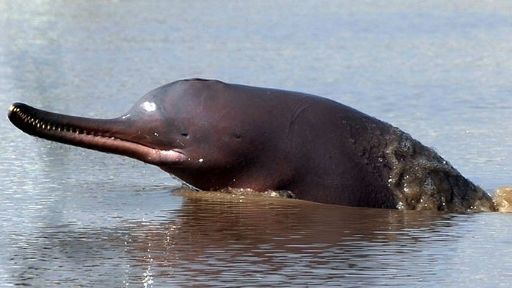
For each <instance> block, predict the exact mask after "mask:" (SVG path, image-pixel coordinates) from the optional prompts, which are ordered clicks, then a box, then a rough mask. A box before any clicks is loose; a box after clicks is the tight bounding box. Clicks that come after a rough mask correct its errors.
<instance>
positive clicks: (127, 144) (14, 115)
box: [8, 103, 188, 166]
mask: <svg viewBox="0 0 512 288" xmlns="http://www.w3.org/2000/svg"><path fill="white" fill-rule="evenodd" d="M8 117H9V120H10V121H11V122H12V123H13V124H14V125H15V126H16V127H18V128H19V129H21V130H22V131H24V132H25V133H27V134H30V135H33V136H36V137H41V138H44V139H48V140H53V141H57V142H61V143H66V144H71V145H75V146H79V147H83V148H88V149H93V150H98V151H102V152H107V153H114V154H119V155H124V156H128V157H131V158H135V159H138V160H141V161H143V162H146V163H149V164H154V165H158V166H161V165H179V164H180V163H183V162H185V161H186V160H187V159H188V158H187V157H186V156H185V154H184V153H183V152H182V151H181V150H178V149H167V150H163V149H158V148H154V147H150V146H146V145H144V144H141V143H136V142H133V141H130V140H128V139H123V138H124V137H119V136H118V135H119V134H120V133H119V130H121V129H122V127H121V126H120V125H119V121H118V120H116V119H109V120H101V119H89V118H81V117H74V116H67V115H62V114H57V113H51V112H47V111H43V110H39V109H35V108H33V107H30V106H28V105H26V104H22V103H14V104H13V105H11V107H10V108H9V115H8ZM121 134H122V133H121Z"/></svg>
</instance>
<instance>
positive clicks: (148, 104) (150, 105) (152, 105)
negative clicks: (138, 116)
mask: <svg viewBox="0 0 512 288" xmlns="http://www.w3.org/2000/svg"><path fill="white" fill-rule="evenodd" d="M140 107H141V108H142V109H144V110H146V111H148V112H153V111H155V110H156V104H155V103H154V102H148V101H146V102H144V103H142V104H140Z"/></svg>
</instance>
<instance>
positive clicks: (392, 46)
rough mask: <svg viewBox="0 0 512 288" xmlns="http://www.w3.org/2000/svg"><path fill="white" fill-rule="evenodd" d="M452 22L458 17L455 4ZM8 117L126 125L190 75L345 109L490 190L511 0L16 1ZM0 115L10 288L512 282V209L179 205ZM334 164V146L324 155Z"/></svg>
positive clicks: (0, 51)
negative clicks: (129, 115) (15, 105)
mask: <svg viewBox="0 0 512 288" xmlns="http://www.w3.org/2000/svg"><path fill="white" fill-rule="evenodd" d="M441 11H442V12H441ZM0 31H1V32H0V109H4V111H5V112H4V113H6V112H7V109H8V107H9V105H10V104H11V103H12V102H15V101H22V102H27V103H29V104H33V105H35V106H37V107H41V108H44V109H48V110H51V111H56V112H63V113H66V114H74V115H82V116H87V117H115V116H118V115H120V114H122V113H124V112H126V110H127V109H128V108H129V107H130V106H131V105H132V104H133V103H134V102H135V101H136V100H138V99H139V98H140V97H141V96H142V95H143V94H144V93H146V92H147V91H149V90H151V89H153V88H155V87H158V86H160V85H162V84H164V83H167V82H170V81H174V80H177V79H181V78H187V77H205V78H218V79H221V80H224V81H227V82H233V83H244V84H249V85H254V86H264V87H277V88H284V89H291V90H298V91H304V92H308V93H313V94H318V95H323V96H327V97H330V98H332V99H335V100H337V101H339V102H342V103H344V104H348V105H349V106H352V107H355V108H357V109H360V110H362V111H363V112H366V113H369V114H370V115H373V116H376V117H377V118H380V119H383V120H386V121H388V122H391V123H392V124H394V125H396V126H398V127H400V128H402V129H404V130H405V131H407V132H409V133H411V135H413V136H414V137H415V138H417V139H419V140H421V142H423V143H424V144H426V145H427V146H434V148H435V149H436V150H437V151H438V152H439V153H440V154H441V155H442V156H443V157H444V158H445V159H447V160H449V161H450V162H451V163H452V164H453V165H454V166H455V167H456V168H457V169H458V170H459V171H461V172H462V174H463V175H465V176H467V177H468V178H470V179H471V180H473V181H474V182H475V183H477V184H479V185H481V186H482V187H483V188H485V189H486V190H494V189H495V188H496V187H498V186H506V185H508V186H510V185H511V184H512V183H510V181H511V178H510V175H512V166H511V165H510V163H512V150H511V149H512V148H511V147H512V146H511V145H509V143H512V125H510V123H511V120H510V119H511V118H510V115H511V113H510V111H511V110H512V97H510V91H512V71H511V67H512V57H510V55H511V54H512V53H511V51H512V42H511V41H510V35H512V6H511V4H510V3H509V2H507V1H472V0H467V1H464V2H463V3H461V2H457V1H456V2H453V1H452V2H450V1H441V0H439V1H437V0H435V1H428V2H420V1H401V0H398V1H381V2H375V1H323V0H311V1H310V0H304V1H300V2H299V1H288V0H283V1H252V2H249V1H221V0H219V1H167V0H154V1H146V2H144V1H61V2H56V1H47V0H39V1H0ZM3 115H4V116H3V119H0V135H1V136H2V137H1V139H0V219H1V221H0V251H1V252H0V286H2V287H3V286H12V285H14V284H27V285H30V284H31V285H33V286H41V287H54V286H61V287H73V286H76V287H80V286H81V287H120V286H129V287H133V286H135V287H141V286H148V287H150V286H153V287H168V286H172V285H174V284H176V285H179V284H183V286H185V285H196V286H204V285H206V284H208V285H217V286H252V285H254V286H256V285H260V286H268V285H272V286H288V285H291V284H296V285H299V286H306V285H308V284H321V285H329V284H330V285H332V286H334V285H338V286H344V287H354V286H370V285H372V286H386V285H387V286H405V287H410V286H422V287H425V286H426V287H430V286H433V287H439V286H440V287H445V286H446V287H457V286H458V287H475V286H477V287H496V286H502V287H508V286H510V285H509V283H510V282H511V281H512V272H511V271H512V261H511V259H510V257H511V256H510V255H512V242H511V241H512V240H511V239H512V237H511V235H512V228H511V227H512V226H511V225H510V223H511V222H512V219H511V214H500V213H481V214H457V215H454V214H436V213H430V212H421V213H419V212H398V211H388V210H375V209H374V210H372V209H361V208H345V207H336V206H328V205H320V204H314V203H307V202H301V201H297V200H285V199H275V198H258V197H256V198H251V197H248V196H247V197H244V198H240V197H238V196H237V197H231V196H226V195H219V194H216V195H212V194H192V193H174V192H171V191H170V188H168V187H176V186H177V185H179V184H178V182H177V181H175V180H173V179H172V178H170V177H169V176H168V175H166V174H165V173H163V172H162V171H160V170H159V169H157V168H155V167H148V166H147V165H143V164H141V163H138V162H136V161H133V160H128V159H124V158H121V157H115V156H110V155H104V154H101V153H95V152H91V151H85V150H82V149H78V148H71V147H66V146H64V145H60V144H56V143H49V142H47V141H41V140H37V139H34V138H31V137H29V136H27V135H24V134H22V133H21V132H20V131H18V130H17V129H15V128H14V127H12V125H10V123H9V122H8V121H7V119H6V118H5V114H3ZM319 152H321V149H319Z"/></svg>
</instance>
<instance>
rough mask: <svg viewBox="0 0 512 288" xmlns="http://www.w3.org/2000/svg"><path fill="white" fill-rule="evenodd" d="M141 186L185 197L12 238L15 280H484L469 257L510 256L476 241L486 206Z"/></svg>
mask: <svg viewBox="0 0 512 288" xmlns="http://www.w3.org/2000/svg"><path fill="white" fill-rule="evenodd" d="M147 193H148V194H149V195H146V197H155V196H156V195H161V196H163V195H164V194H165V195H167V197H169V198H174V197H178V198H181V197H183V199H182V200H183V203H182V206H181V207H179V208H176V209H171V210H161V211H159V212H160V216H159V217H156V218H153V219H142V220H133V219H131V220H128V219H126V220H123V221H120V222H118V223H117V224H116V225H114V226H108V227H101V225H100V226H98V225H93V226H91V227H87V226H81V225H79V224H64V225H56V226H51V225H42V226H40V227H39V231H37V232H34V233H32V234H31V237H29V238H27V237H26V236H22V235H19V236H20V238H19V239H17V236H18V235H16V234H13V235H11V236H10V238H11V239H10V240H11V241H12V242H13V243H17V245H15V247H16V249H15V253H13V254H12V255H11V257H12V258H11V260H12V262H11V264H12V266H11V267H10V268H9V272H10V274H11V275H12V276H14V279H16V280H15V281H14V282H15V283H18V284H34V283H38V284H41V285H43V286H46V285H50V284H66V285H70V286H72V285H83V286H87V287H88V286H104V287H107V286H110V287H114V286H119V285H120V283H121V282H122V283H125V284H129V283H131V284H138V285H142V284H144V283H145V284H146V285H150V284H154V285H155V287H165V286H168V285H171V284H172V285H177V284H181V285H186V284H194V285H198V286H202V285H216V286H224V285H230V284H234V283H236V285H240V286H250V285H262V286H267V285H273V286H281V285H292V284H293V285H304V284H308V285H315V284H316V285H362V286H368V285H372V286H373V285H390V286H397V285H404V286H408V285H413V284H418V283H422V284H424V285H425V286H431V285H436V286H437V285H441V286H445V285H447V286H449V285H450V284H453V282H452V281H455V280H457V279H459V280H457V281H460V279H461V278H464V277H467V280H468V283H471V282H470V281H469V279H478V278H480V277H484V278H487V277H491V276H492V275H490V274H489V273H488V271H478V269H475V268H478V267H471V265H475V264H470V265H469V266H468V263H467V262H466V261H477V260H478V258H480V257H483V256H489V257H496V256H497V255H507V254H502V253H506V252H512V251H510V248H507V249H508V251H493V247H489V245H486V244H485V243H484V241H488V240H489V239H484V237H486V236H482V235H485V234H486V232H485V226H486V225H488V224H489V222H491V223H492V220H493V219H494V218H493V217H492V216H490V215H491V214H468V215H453V214H440V213H427V212H415V211H406V212H402V211H395V210H384V209H362V208H349V207H341V206H334V205H332V206H331V205H323V204H315V203H309V202H303V201H300V200H290V199H279V198H267V197H252V196H240V195H232V196H226V195H221V194H216V193H202V192H186V193H183V192H180V193H178V194H176V192H171V194H170V195H169V192H168V191H165V190H164V191H162V190H160V191H153V192H147ZM495 215H499V216H494V217H500V216H502V215H503V214H495ZM489 220H491V221H489ZM507 229H509V228H507ZM509 230H510V229H509ZM509 232H511V231H509ZM18 241H19V242H18ZM507 241H510V239H508V240H507ZM461 247H464V249H465V251H459V249H460V248H461ZM503 260H504V259H503ZM496 263H497V264H498V263H499V266H497V267H496V269H497V270H499V271H497V272H496V273H501V272H504V271H510V268H512V266H510V265H511V264H510V262H509V261H508V262H502V261H501V260H496ZM459 265H462V266H459ZM447 267H449V270H450V271H445V269H446V268H447ZM455 271H457V272H456V273H459V274H454V272H455ZM505 273H509V272H505ZM509 275H510V274H509ZM463 283H464V281H462V282H460V283H459V284H463Z"/></svg>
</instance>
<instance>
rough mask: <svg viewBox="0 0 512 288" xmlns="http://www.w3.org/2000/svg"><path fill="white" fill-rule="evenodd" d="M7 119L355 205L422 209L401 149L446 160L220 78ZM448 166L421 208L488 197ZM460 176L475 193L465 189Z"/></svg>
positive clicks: (331, 111) (218, 180) (211, 181)
mask: <svg viewBox="0 0 512 288" xmlns="http://www.w3.org/2000/svg"><path fill="white" fill-rule="evenodd" d="M9 119H10V120H11V122H12V123H13V124H14V125H15V126H17V127H18V128H20V129H21V130H23V131H24V132H26V133H28V134H31V135H33V136H37V137H42V138H45V139H49V140H53V141H57V142H61V143H66V144H71V145H75V146H79V147H84V148H89V149H93V150H98V151H103V152H108V153H114V154H119V155H124V156H128V157H131V158H135V159H138V160H141V161H144V162H146V163H149V164H153V165H157V166H158V167H160V168H161V169H163V170H164V171H166V172H168V173H170V174H173V175H175V176H177V177H178V178H180V179H182V180H183V181H184V182H186V183H188V184H190V185H192V186H194V187H197V188H199V189H201V190H219V189H224V188H228V187H229V188H250V189H253V190H256V191H266V190H286V191H291V192H292V193H293V194H294V195H295V196H296V197H297V198H299V199H304V200H310V201H315V202H322V203H331V204H340V205H348V206H364V207H379V208H404V209H418V208H417V207H416V206H418V205H419V202H422V201H423V199H424V198H425V197H427V196H425V195H426V194H425V193H423V194H422V195H423V196H421V195H420V196H421V197H423V198H421V197H420V196H414V197H416V198H418V197H420V198H421V199H420V198H418V199H416V198H414V197H413V198H414V199H413V200H410V199H409V198H410V197H409V198H407V197H408V196H407V197H406V198H407V199H406V198H404V197H405V196H403V195H406V194H404V193H403V191H400V189H401V190H404V191H407V189H406V188H407V187H406V186H407V185H406V184H409V183H408V182H406V180H403V179H409V178H408V177H404V175H405V176H407V175H406V174H407V172H403V171H402V170H404V167H408V166H407V165H404V164H402V162H403V159H402V158H411V159H415V157H416V158H417V155H420V154H421V155H423V154H428V157H430V158H432V159H434V158H435V161H440V162H443V161H444V160H443V159H442V158H440V157H439V156H438V155H437V154H435V153H434V152H432V151H431V150H430V149H428V148H425V147H424V146H422V145H421V144H419V142H417V141H415V140H413V139H412V140H410V139H409V138H407V137H409V136H408V135H407V134H405V133H403V132H401V131H400V130H398V129H397V128H395V127H393V126H391V125H389V124H387V123H385V122H382V121H380V120H377V119H375V118H373V117H370V116H368V115H366V114H364V113H362V112H359V111H357V110H355V109H353V108H350V107H348V106H345V105H343V104H340V103H337V102H335V101H332V100H329V99H326V98H322V97H318V96H314V95H309V94H303V93H298V92H290V91H283V90H276V89H268V88H257V87H249V86H243V85H233V84H227V83H223V82H220V81H215V80H202V79H191V80H182V81H176V82H173V83H170V84H167V85H164V86H162V87H159V88H157V89H155V90H153V91H151V92H149V93H148V94H146V95H145V96H144V97H143V98H142V99H141V100H139V101H138V102H137V103H136V104H135V105H134V106H133V108H132V109H131V110H130V111H128V112H127V113H126V114H124V115H122V116H121V117H118V118H114V119H89V118H82V117H74V116H67V115H62V114H56V113H51V112H46V111H42V110H38V109H35V108H33V107H30V106H28V105H25V104H21V103H15V104H13V105H12V106H11V109H10V111H9ZM403 135H405V136H403ZM406 136H407V137H406ZM404 137H405V138H407V141H409V142H406V144H407V143H409V144H408V145H412V144H413V152H411V153H410V155H409V154H407V153H409V152H410V151H409V150H404V149H403V148H402V147H401V145H402V144H401V143H402V142H404V141H402V140H403V139H402V138H404ZM400 141H402V142H400ZM411 141H412V142H411ZM410 143H412V144H410ZM395 146H397V147H399V148H395ZM402 146H403V145H402ZM406 146H407V145H406ZM393 149H395V150H396V151H398V152H400V153H398V152H395V150H393ZM397 149H398V150H397ZM422 149H426V150H425V151H426V152H424V151H423V150H422ZM390 151H391V152H390ZM403 151H406V152H403ZM408 151H409V152H408ZM432 153H433V154H432ZM395 154H396V155H395ZM398 154H400V155H398ZM402 154H403V155H402ZM431 154H432V155H431ZM404 155H405V156H404ZM436 157H438V158H439V159H438V158H436ZM401 161H402V162H401ZM414 161H416V160H414ZM444 162H445V161H444ZM408 165H409V166H410V165H411V164H408ZM397 167H400V169H398V168H397ZM446 167H448V168H449V169H448V168H446ZM446 167H445V168H443V169H445V170H450V171H449V172H446V173H445V174H449V175H455V176H456V177H455V176H454V177H455V178H453V177H452V178H453V179H456V180H453V181H452V180H450V179H448V178H446V177H445V175H444V174H443V175H441V176H439V175H438V170H443V169H439V168H432V171H430V170H428V171H426V172H425V173H426V174H428V175H427V176H426V177H427V178H428V179H427V180H429V181H430V180H431V181H433V183H434V184H435V187H436V189H437V190H439V191H437V190H436V191H435V192H434V194H439V195H441V196H439V197H437V198H439V199H440V200H436V201H437V202H436V203H434V204H433V205H430V206H432V207H430V206H428V207H427V206H425V205H423V206H421V207H423V208H425V209H439V210H450V209H451V208H450V207H449V204H450V203H451V202H453V201H458V202H457V203H456V204H457V205H459V204H460V203H459V202H461V205H462V206H463V207H462V208H463V209H467V208H470V207H471V206H472V205H474V203H473V202H475V201H480V200H481V199H484V200H485V201H487V200H489V199H490V198H489V197H488V195H486V194H485V192H484V194H485V195H483V194H482V195H481V192H482V191H480V190H479V188H478V187H476V186H474V185H473V184H472V183H471V182H469V181H468V180H467V179H465V178H464V177H462V176H460V174H458V172H457V171H456V170H455V169H453V171H452V170H451V166H449V165H448V166H446ZM428 169H430V168H428ZM425 173H423V174H425ZM443 173H444V172H443ZM416 174H419V173H416ZM422 177H423V176H422ZM450 177H451V176H450ZM445 178H446V179H445ZM432 179H433V180H432ZM421 181H424V179H423V178H422V179H421ZM436 181H437V182H439V181H440V183H437V182H436ZM454 181H455V182H454ZM424 182H425V181H424ZM461 183H462V184H461ZM420 184H421V185H423V182H422V183H420ZM457 185H458V186H461V185H462V186H463V189H466V190H471V189H473V190H475V189H476V190H475V191H476V192H471V191H469V192H467V193H470V194H468V195H458V194H460V193H461V192H457V191H455V190H454V189H453V187H454V186H457ZM409 186H410V185H409ZM445 186H446V187H445ZM462 186H461V187H462ZM443 187H444V188H443ZM468 187H469V188H468ZM443 189H444V190H443ZM441 190H442V191H441ZM397 191H398V192H397ZM428 193H430V194H432V193H431V192H428ZM428 193H427V194H428ZM471 193H472V194H471ZM475 193H476V194H475ZM424 194H425V195H424ZM430 194H429V196H428V197H431V196H430ZM474 195H476V196H474ZM434 196H435V195H434ZM473 196H474V197H473ZM437 198H436V199H437ZM466 198H468V199H472V200H470V201H465V200H464V199H466ZM473 198H474V199H473ZM411 199H412V198H411ZM425 199H427V198H425ZM428 199H430V198H428ZM460 199H463V200H464V201H463V200H460ZM475 199H476V200H475ZM407 201H409V202H410V203H409V202H407ZM445 202H447V203H448V204H446V203H445ZM466 202H468V203H466ZM470 202H471V203H470ZM491 202H492V201H491ZM404 203H405V204H407V203H409V204H411V203H412V204H411V205H412V206H411V205H406V207H402V206H403V205H404ZM442 203H444V204H442ZM400 205H402V206H400ZM443 205H444V206H443ZM447 205H448V206H447ZM489 205H490V204H489ZM418 207H419V206H418ZM421 207H420V208H421ZM491 208H492V207H491ZM491 208H489V209H491ZM452 210H453V209H452Z"/></svg>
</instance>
